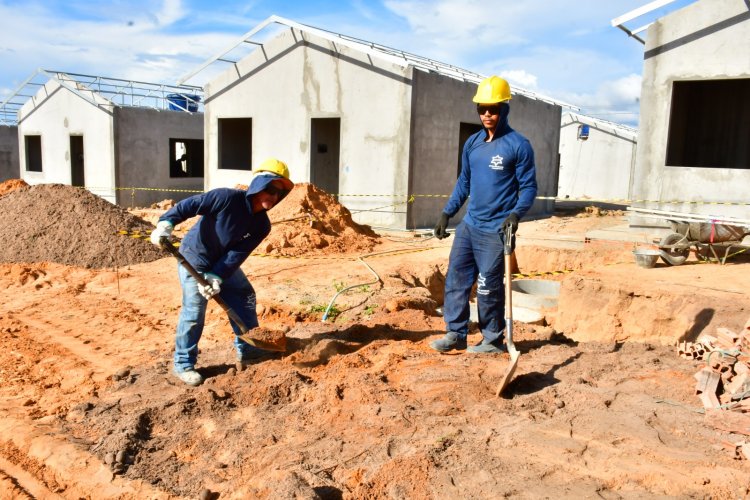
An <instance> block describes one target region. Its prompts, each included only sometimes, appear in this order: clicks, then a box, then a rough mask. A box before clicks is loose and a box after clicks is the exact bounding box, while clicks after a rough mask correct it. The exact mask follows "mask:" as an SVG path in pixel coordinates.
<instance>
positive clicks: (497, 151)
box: [430, 76, 537, 353]
mask: <svg viewBox="0 0 750 500" xmlns="http://www.w3.org/2000/svg"><path fill="white" fill-rule="evenodd" d="M510 98H511V96H510V86H509V85H508V82H506V81H505V80H503V79H502V78H499V77H497V76H491V77H489V78H486V79H484V80H482V82H480V83H479V86H478V87H477V93H476V95H475V96H474V99H473V101H474V102H475V103H477V113H479V118H480V119H481V121H482V125H484V129H483V130H480V131H479V132H477V133H476V134H474V135H472V136H471V137H469V139H468V140H467V141H466V143H465V144H464V147H463V152H462V155H461V174H460V175H459V177H458V181H456V186H455V187H454V189H453V193H452V194H451V197H450V198H449V199H448V202H447V203H446V205H445V208H444V209H443V212H442V213H441V214H440V218H439V220H438V223H437V225H436V226H435V236H436V237H437V238H438V239H443V238H445V237H447V236H448V233H447V232H446V228H447V226H448V220H449V219H450V218H451V217H453V216H454V215H456V213H457V212H458V211H459V210H460V208H461V207H462V206H463V204H464V202H466V200H467V198H468V200H469V206H468V208H467V210H466V215H465V217H464V218H463V220H462V221H461V222H460V223H459V224H458V226H457V227H456V231H455V233H456V234H455V238H454V240H453V246H452V247H451V253H450V257H449V261H448V274H447V276H446V278H445V304H444V306H443V316H444V318H445V325H446V330H447V333H446V334H445V336H444V337H443V338H441V339H438V340H435V341H433V342H432V343H431V344H430V347H432V348H433V349H435V350H436V351H440V352H445V351H450V350H452V349H466V350H467V351H468V352H473V353H499V352H505V346H504V345H503V337H504V334H503V332H504V329H505V320H504V318H503V308H504V306H505V292H504V289H503V272H504V263H503V243H504V238H505V236H504V234H505V233H506V230H507V228H508V227H510V229H511V231H512V233H513V234H515V231H516V229H518V220H519V219H520V218H521V217H523V216H524V214H526V212H527V211H528V210H529V208H531V205H532V204H533V202H534V198H535V197H536V191H537V185H536V168H535V166H534V151H533V149H532V148H531V144H530V143H529V141H528V140H527V139H526V138H525V137H524V136H522V135H521V134H519V133H518V132H516V131H515V130H513V129H512V128H510V126H509V125H508V114H509V111H510V106H509V104H508V101H510ZM469 195H471V197H469ZM474 282H476V283H477V309H478V313H479V327H480V329H481V332H482V341H481V342H480V343H479V344H477V345H475V346H471V347H469V348H468V349H467V347H466V336H467V334H468V331H469V294H470V293H471V289H472V287H473V285H474Z"/></svg>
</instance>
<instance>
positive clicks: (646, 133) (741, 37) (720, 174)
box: [630, 0, 750, 226]
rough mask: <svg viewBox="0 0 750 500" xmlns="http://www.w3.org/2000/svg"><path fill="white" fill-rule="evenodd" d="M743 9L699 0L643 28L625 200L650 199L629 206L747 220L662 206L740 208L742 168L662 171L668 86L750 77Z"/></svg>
mask: <svg viewBox="0 0 750 500" xmlns="http://www.w3.org/2000/svg"><path fill="white" fill-rule="evenodd" d="M749 9H750V6H748V3H747V2H746V1H744V0H701V1H699V2H697V3H694V4H691V5H689V6H687V7H685V8H683V9H680V10H678V11H676V12H673V13H672V14H670V15H668V16H666V17H664V18H662V19H660V20H659V21H657V22H656V23H654V24H652V25H651V26H650V27H649V29H648V34H647V43H646V52H645V60H644V65H643V85H642V88H641V106H640V107H641V111H640V126H639V137H638V151H637V153H636V165H635V172H634V176H633V186H632V196H633V198H634V199H640V200H656V201H647V202H639V203H634V204H633V206H635V207H644V208H650V209H659V210H668V211H675V212H681V213H694V214H703V215H713V216H732V217H738V218H743V219H750V206H748V205H737V206H729V205H708V204H697V203H667V202H666V200H680V201H722V202H739V203H747V201H748V189H747V186H750V165H748V168H746V169H724V168H693V167H679V166H670V167H665V164H666V150H667V136H668V127H669V117H670V105H671V100H672V83H673V82H675V81H680V80H707V79H724V78H750V56H749V55H748V54H750V11H749ZM630 223H631V225H632V226H636V225H647V226H651V225H663V223H661V222H660V221H658V220H657V219H652V218H641V217H632V218H631V221H630Z"/></svg>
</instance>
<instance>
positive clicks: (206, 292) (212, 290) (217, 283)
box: [198, 273, 221, 300]
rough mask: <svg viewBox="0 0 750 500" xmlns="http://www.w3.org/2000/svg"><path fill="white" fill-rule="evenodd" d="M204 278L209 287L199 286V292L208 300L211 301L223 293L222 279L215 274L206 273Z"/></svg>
mask: <svg viewBox="0 0 750 500" xmlns="http://www.w3.org/2000/svg"><path fill="white" fill-rule="evenodd" d="M203 277H204V278H205V279H206V281H208V285H207V286H203V285H201V284H198V292H200V294H201V295H203V297H205V299H206V300H211V297H213V296H214V295H216V294H217V293H219V292H220V291H221V278H219V277H218V276H216V275H215V274H213V273H205V274H204V275H203Z"/></svg>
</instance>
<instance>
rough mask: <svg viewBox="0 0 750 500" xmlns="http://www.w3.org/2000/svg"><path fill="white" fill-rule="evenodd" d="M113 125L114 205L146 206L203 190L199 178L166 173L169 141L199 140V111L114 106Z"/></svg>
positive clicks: (180, 198)
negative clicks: (115, 190)
mask: <svg viewBox="0 0 750 500" xmlns="http://www.w3.org/2000/svg"><path fill="white" fill-rule="evenodd" d="M114 124H115V126H114V131H115V133H114V137H115V161H116V165H117V167H116V168H117V175H116V179H117V186H118V188H119V189H118V190H117V204H118V205H120V206H123V207H148V206H150V205H151V204H152V203H156V202H158V201H162V200H165V199H172V200H175V201H179V200H182V199H184V198H187V197H188V196H192V195H193V194H196V193H194V192H192V191H199V192H202V191H203V190H204V178H203V177H184V178H174V177H172V178H170V176H169V164H170V151H169V140H170V139H200V140H203V113H185V112H181V111H167V110H156V109H147V108H129V107H118V108H115V110H114ZM232 187H233V186H232ZM125 188H146V189H130V190H129V189H125Z"/></svg>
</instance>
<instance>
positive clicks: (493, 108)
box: [477, 104, 501, 115]
mask: <svg viewBox="0 0 750 500" xmlns="http://www.w3.org/2000/svg"><path fill="white" fill-rule="evenodd" d="M500 109H501V106H500V104H489V105H487V104H477V113H479V114H480V115H483V114H485V113H486V112H487V111H489V112H490V114H491V115H499V114H500Z"/></svg>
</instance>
